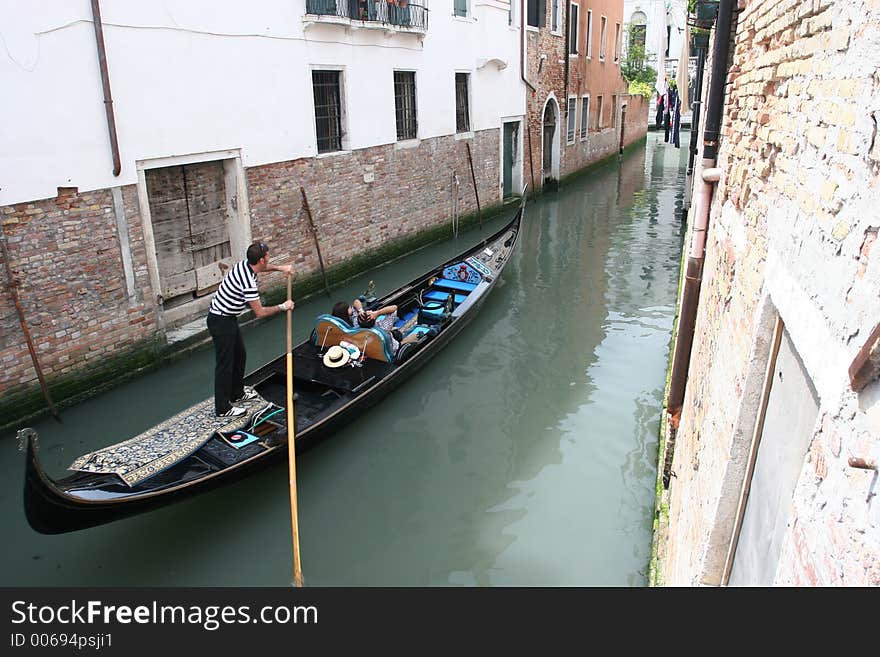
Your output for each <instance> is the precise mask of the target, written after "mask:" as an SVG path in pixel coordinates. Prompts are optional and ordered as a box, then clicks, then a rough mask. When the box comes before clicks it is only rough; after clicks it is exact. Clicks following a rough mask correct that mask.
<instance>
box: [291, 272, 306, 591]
mask: <svg viewBox="0 0 880 657" xmlns="http://www.w3.org/2000/svg"><path fill="white" fill-rule="evenodd" d="M290 284H291V277H290V276H288V277H287V300H288V301H290ZM292 324H293V309H292V308H291V309H289V310H288V311H287V460H288V463H289V466H290V525H291V527H292V529H293V582H294V584H295V585H296V586H297V587H302V585H303V581H302V568H301V566H300V563H299V521H298V520H297V515H298V514H297V506H296V448H295V446H294V440H295V439H296V427H295V426H294V417H295V413H294V409H293V339H292V330H291V327H292Z"/></svg>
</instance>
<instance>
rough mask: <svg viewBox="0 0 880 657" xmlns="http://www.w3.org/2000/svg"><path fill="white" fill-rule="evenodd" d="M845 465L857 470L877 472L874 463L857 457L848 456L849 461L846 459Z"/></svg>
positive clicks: (875, 463)
mask: <svg viewBox="0 0 880 657" xmlns="http://www.w3.org/2000/svg"><path fill="white" fill-rule="evenodd" d="M847 464H848V465H849V467H851V468H858V469H859V470H875V471H876V470H877V462H876V461H871V460H868V459H863V458H860V457H857V456H850V457H849V459H847Z"/></svg>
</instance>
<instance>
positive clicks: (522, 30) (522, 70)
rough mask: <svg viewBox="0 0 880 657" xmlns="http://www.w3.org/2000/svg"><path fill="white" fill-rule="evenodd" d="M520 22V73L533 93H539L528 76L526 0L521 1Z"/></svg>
mask: <svg viewBox="0 0 880 657" xmlns="http://www.w3.org/2000/svg"><path fill="white" fill-rule="evenodd" d="M519 22H520V27H519V29H520V34H521V38H520V40H519V74H520V77H521V78H522V81H523V82H525V83H526V86H527V87H528V88H529V89H531V90H532V93H537V91H538V90H537V89H535V87H534V86H532V83H531V82H529V80H528V78H526V0H521V2H520V12H519Z"/></svg>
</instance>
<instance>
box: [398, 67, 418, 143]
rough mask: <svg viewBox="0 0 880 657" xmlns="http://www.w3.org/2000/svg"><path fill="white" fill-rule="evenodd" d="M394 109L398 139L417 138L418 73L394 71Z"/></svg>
mask: <svg viewBox="0 0 880 657" xmlns="http://www.w3.org/2000/svg"><path fill="white" fill-rule="evenodd" d="M394 110H395V115H396V117H397V139H398V141H400V140H403V139H415V138H416V74H415V73H413V72H412V71H394Z"/></svg>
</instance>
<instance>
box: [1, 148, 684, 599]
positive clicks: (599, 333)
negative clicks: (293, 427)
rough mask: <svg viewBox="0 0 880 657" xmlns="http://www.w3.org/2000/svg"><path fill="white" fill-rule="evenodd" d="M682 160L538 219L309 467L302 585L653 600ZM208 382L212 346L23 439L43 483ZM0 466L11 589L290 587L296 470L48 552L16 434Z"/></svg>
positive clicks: (663, 161)
mask: <svg viewBox="0 0 880 657" xmlns="http://www.w3.org/2000/svg"><path fill="white" fill-rule="evenodd" d="M682 141H683V142H684V143H687V141H688V139H687V138H686V136H684V137H683V138H682ZM686 155H687V154H686V150H685V149H684V148H682V149H680V150H678V149H674V148H672V146H671V145H664V144H663V143H662V138H659V139H658V133H649V134H648V137H647V140H646V143H645V144H644V145H642V146H639V147H638V148H636V149H635V150H634V151H633V152H631V153H629V154H628V155H627V156H625V157H623V158H622V159H618V158H614V161H613V162H611V163H610V164H607V165H605V166H603V167H601V168H598V169H596V170H594V171H592V172H590V173H589V174H587V175H585V176H583V177H581V178H579V179H577V180H575V181H571V182H567V183H566V184H565V185H564V186H563V187H562V188H561V189H560V190H559V191H558V192H556V193H548V194H545V195H543V196H542V197H541V198H540V199H539V200H537V202H535V203H530V204H529V205H528V206H527V207H526V214H525V222H524V225H523V229H522V231H523V233H522V236H521V239H520V244H519V246H518V249H517V252H516V254H515V256H514V259H513V261H512V262H511V263H510V264H509V265H508V267H507V270H506V271H505V272H504V275H503V278H502V280H501V281H500V282H499V284H498V285H497V286H496V288H495V289H494V291H493V292H492V294H491V296H490V297H489V299H488V300H487V302H486V303H485V304H484V306H483V309H482V310H481V312H480V314H479V315H478V316H477V317H476V318H475V319H474V320H473V322H472V323H471V324H470V325H469V326H468V327H467V328H466V329H465V330H464V331H463V332H462V333H461V334H460V335H459V336H458V337H457V338H456V340H455V341H454V342H452V343H451V344H449V345H448V346H447V347H446V348H445V349H444V350H443V351H442V352H441V353H439V354H437V356H436V357H435V358H434V359H433V360H432V361H431V362H430V363H429V364H428V365H427V366H426V367H425V368H424V369H423V370H421V371H420V372H419V373H418V374H417V376H416V377H415V378H413V379H411V380H410V381H409V382H408V383H407V384H405V385H404V386H403V387H402V388H400V389H398V390H396V391H394V392H392V393H391V394H390V395H389V396H388V397H387V398H385V400H384V401H383V402H382V403H381V404H379V405H378V406H376V407H374V408H372V409H370V410H369V411H366V412H365V413H364V414H363V416H362V417H361V418H360V419H359V420H358V421H357V422H355V423H354V424H352V425H349V426H348V427H347V428H345V429H343V430H341V431H339V432H337V433H336V434H334V435H333V436H331V437H330V438H329V439H327V440H326V441H324V442H322V443H321V444H319V445H318V446H317V447H315V448H314V449H312V450H310V451H308V452H306V453H305V454H303V455H302V456H301V457H300V458H299V459H298V461H297V469H298V477H299V487H298V491H299V505H300V506H299V512H300V517H299V523H300V524H299V527H300V541H301V555H302V568H303V573H304V578H305V584H306V585H307V586H380V585H381V586H512V585H524V586H592V585H616V586H642V585H645V584H646V580H647V565H648V561H649V556H650V545H651V528H652V516H653V502H654V485H655V479H656V460H657V445H658V437H657V434H658V425H659V418H660V414H661V403H662V394H663V387H664V380H665V370H666V362H667V356H668V345H669V339H670V335H671V331H672V322H673V313H674V304H675V297H676V290H677V284H678V271H679V258H680V253H681V243H682V237H681V236H682V232H683V228H682V225H681V222H680V209H681V203H682V199H681V190H682V189H683V187H684V185H683V176H684V165H685V163H686ZM510 214H511V213H510V212H509V213H506V217H509V216H510ZM506 217H499V218H496V219H494V220H492V221H491V222H487V223H486V225H484V227H483V233H484V234H488V233H489V232H490V231H491V230H493V229H494V228H495V227H499V226H500V225H502V224H503V223H504V221H505V220H506ZM480 237H481V233H480V231H479V230H476V229H475V230H471V231H468V232H466V233H462V234H460V235H459V236H458V237H457V238H456V239H453V238H452V237H450V239H449V240H447V241H445V242H442V243H439V244H436V245H432V246H430V247H428V248H426V249H423V250H421V251H419V252H417V253H415V254H412V255H410V256H408V257H406V258H404V259H401V260H398V261H395V262H393V263H391V264H389V265H387V266H386V267H384V268H383V269H381V270H375V271H372V272H369V273H368V274H365V275H363V276H361V277H359V278H358V279H357V280H355V281H352V282H351V283H350V284H348V285H346V286H344V287H343V288H339V289H336V290H333V300H334V301H335V300H337V299H350V298H352V297H353V296H355V295H357V294H360V293H361V292H363V291H364V290H365V288H366V287H367V284H368V282H369V281H370V280H373V281H375V284H376V288H375V289H376V292H377V293H378V294H382V293H384V292H385V291H388V290H390V289H393V288H394V287H396V286H398V285H400V284H402V283H404V282H406V281H408V280H410V279H412V278H413V277H415V276H416V275H418V274H419V273H421V272H422V271H423V270H425V269H427V268H428V267H430V266H433V265H434V264H436V263H437V262H440V261H442V260H444V259H446V258H448V257H451V256H452V255H454V254H455V253H457V252H458V251H461V250H463V249H464V248H465V247H466V246H469V245H471V244H474V243H476V242H478V241H479V239H480ZM330 305H331V300H330V299H328V298H327V297H326V296H322V297H317V298H314V299H311V300H306V301H302V302H300V303H298V304H297V307H296V311H295V313H294V331H295V333H296V338H295V339H296V341H299V340H302V339H305V338H306V336H308V334H309V332H310V331H311V328H312V326H311V322H312V320H313V318H314V317H315V316H316V315H317V314H319V313H321V312H327V311H328V310H329V308H330ZM284 326H285V324H284V320H283V319H282V318H276V319H273V320H270V321H268V322H266V323H263V324H261V325H259V326H256V327H252V328H249V329H247V330H246V333H245V340H246V343H247V348H248V365H249V369H251V368H254V367H256V366H257V365H259V364H261V363H263V362H265V361H268V360H270V359H272V358H274V357H275V356H276V355H278V354H279V353H281V352H283V350H284V344H285V334H284V331H285V328H284ZM212 371H213V352H212V351H211V348H210V345H208V346H207V347H206V348H204V349H200V350H198V351H197V352H195V353H194V354H192V355H191V356H188V357H186V358H185V359H183V360H181V361H179V362H175V363H173V364H170V365H167V366H165V367H163V368H161V369H160V370H157V371H154V372H151V373H149V374H146V375H143V376H141V377H139V378H138V379H136V380H134V381H131V382H129V383H126V384H123V385H120V386H119V387H117V388H115V389H113V390H111V391H109V392H106V393H104V394H102V395H100V396H98V397H95V398H94V399H91V400H89V401H86V402H84V403H81V404H79V405H77V406H75V407H73V408H70V409H67V410H65V411H64V412H63V418H64V421H63V424H59V423H57V422H55V421H53V420H51V419H46V420H41V421H37V422H35V423H33V426H34V428H36V429H37V431H38V432H39V434H40V440H41V448H42V449H41V456H42V458H43V460H44V461H45V463H46V467H47V469H48V470H49V472H50V474H52V475H53V476H62V475H63V474H64V472H65V468H66V467H67V465H68V464H69V463H70V462H71V461H72V460H73V459H74V458H75V457H76V456H78V455H79V454H81V453H82V452H84V451H89V450H92V449H97V448H100V447H103V446H105V445H108V444H110V443H113V442H118V441H120V440H123V439H126V438H129V437H131V436H133V435H136V434H137V433H139V432H141V431H144V430H146V429H147V428H149V427H150V426H152V425H154V424H156V423H158V422H160V421H162V420H163V419H165V418H166V417H168V416H169V415H172V414H173V413H175V412H177V411H179V410H182V409H183V408H186V407H187V406H189V405H190V404H193V403H195V402H197V401H199V400H201V399H204V398H206V397H208V396H210V395H211V394H212ZM0 446H2V449H0V481H2V484H0V485H2V490H3V493H2V496H0V514H2V522H3V526H4V528H5V531H4V535H5V537H6V538H5V543H6V545H5V550H4V552H5V558H4V559H3V562H2V566H0V573H2V576H0V585H6V586H47V585H50V586H55V585H58V586H87V585H95V586H110V585H118V586H148V585H149V586H178V585H181V586H213V585H227V586H287V585H289V584H290V582H291V563H292V561H291V534H290V511H289V506H288V503H289V500H288V487H287V472H286V467H287V466H286V463H284V464H278V465H277V466H274V467H272V468H270V469H267V470H265V471H263V472H261V473H259V474H257V475H254V476H253V477H250V478H249V479H246V480H243V481H241V482H238V483H235V484H232V485H230V486H227V487H225V488H221V489H219V490H217V491H213V492H209V493H206V494H203V495H200V496H197V497H195V498H192V499H189V500H186V501H184V502H181V503H178V504H174V505H171V506H168V507H165V508H162V509H159V510H156V511H152V512H150V513H147V514H143V515H140V516H135V517H133V518H129V519H126V520H121V521H117V522H115V523H111V524H108V525H104V526H100V527H95V528H91V529H87V530H84V531H80V532H75V533H71V534H65V535H60V536H43V535H40V534H37V533H35V532H34V531H32V530H31V529H30V527H29V526H28V525H27V522H26V520H25V517H24V513H23V509H22V495H21V490H22V482H23V471H24V457H23V455H22V454H19V453H17V451H16V446H15V441H14V437H13V435H12V433H11V432H9V433H8V434H7V435H5V436H3V437H2V441H0Z"/></svg>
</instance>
